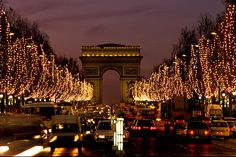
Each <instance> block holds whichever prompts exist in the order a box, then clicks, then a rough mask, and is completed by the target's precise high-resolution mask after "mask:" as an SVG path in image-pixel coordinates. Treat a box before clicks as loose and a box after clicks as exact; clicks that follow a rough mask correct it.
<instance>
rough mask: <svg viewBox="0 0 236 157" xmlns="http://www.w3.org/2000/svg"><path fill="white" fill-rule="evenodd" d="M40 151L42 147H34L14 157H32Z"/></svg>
mask: <svg viewBox="0 0 236 157" xmlns="http://www.w3.org/2000/svg"><path fill="white" fill-rule="evenodd" d="M42 150H43V146H34V147H32V148H30V149H27V150H25V151H23V152H22V153H20V154H17V155H16V156H33V155H36V154H38V153H39V152H41V151H42Z"/></svg>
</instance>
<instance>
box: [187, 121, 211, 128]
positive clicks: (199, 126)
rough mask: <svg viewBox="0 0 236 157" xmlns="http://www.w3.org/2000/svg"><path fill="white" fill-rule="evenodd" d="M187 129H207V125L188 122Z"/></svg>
mask: <svg viewBox="0 0 236 157" xmlns="http://www.w3.org/2000/svg"><path fill="white" fill-rule="evenodd" d="M188 128H189V129H208V128H209V127H208V125H207V124H206V123H203V122H190V123H189V124H188Z"/></svg>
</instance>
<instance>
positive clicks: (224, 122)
mask: <svg viewBox="0 0 236 157" xmlns="http://www.w3.org/2000/svg"><path fill="white" fill-rule="evenodd" d="M212 122H224V123H225V122H227V121H225V120H212Z"/></svg>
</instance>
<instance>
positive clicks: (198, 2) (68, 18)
mask: <svg viewBox="0 0 236 157" xmlns="http://www.w3.org/2000/svg"><path fill="white" fill-rule="evenodd" d="M8 5H9V6H10V7H11V8H12V9H13V10H14V11H16V12H17V13H18V14H20V15H22V16H23V17H27V18H28V19H29V20H31V21H36V22H37V23H38V24H39V27H40V30H41V31H42V32H45V33H46V34H48V35H49V38H50V42H51V45H52V47H53V49H54V50H55V53H56V54H58V55H65V56H67V57H73V58H78V57H79V56H80V53H81V46H82V45H83V46H85V45H99V44H104V43H117V44H124V45H140V46H141V54H142V55H143V57H144V58H143V60H142V62H141V75H144V76H147V77H148V76H149V75H150V74H151V72H152V71H153V67H154V65H158V64H160V63H161V62H162V61H163V59H164V58H170V56H171V50H172V47H173V44H176V43H177V41H178V38H179V36H180V31H181V28H183V27H185V26H188V27H191V26H193V25H197V23H198V21H199V19H200V16H201V15H202V14H204V13H206V12H207V13H209V14H210V15H211V16H212V17H214V18H215V16H216V15H217V14H218V13H221V12H222V11H224V10H225V6H224V4H223V2H222V0H8ZM111 76H114V72H109V73H107V74H106V73H105V76H104V77H105V78H104V80H106V81H107V82H112V81H115V82H117V83H115V85H114V83H112V84H109V83H106V85H104V89H105V90H104V91H109V89H111V85H114V87H113V88H116V87H118V86H119V83H118V81H119V76H118V74H115V78H114V77H111ZM116 89H117V90H112V91H109V93H111V94H112V96H110V95H109V96H108V95H107V97H106V96H104V97H103V99H104V100H105V101H106V102H107V103H115V102H117V101H118V100H119V90H118V88H116Z"/></svg>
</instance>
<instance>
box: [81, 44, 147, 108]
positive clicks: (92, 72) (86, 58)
mask: <svg viewBox="0 0 236 157" xmlns="http://www.w3.org/2000/svg"><path fill="white" fill-rule="evenodd" d="M142 58H143V57H142V56H141V54H140V46H125V45H119V44H103V45H97V46H82V54H81V56H80V60H81V62H82V70H83V75H84V78H85V80H86V81H88V82H91V83H92V84H93V85H94V97H93V99H92V102H96V103H102V98H101V90H102V89H101V82H102V76H103V74H104V73H105V72H106V71H108V70H115V71H116V72H117V73H118V74H119V76H120V90H121V91H120V95H121V98H120V102H124V103H127V102H132V101H133V99H132V97H131V92H130V87H131V85H132V83H133V82H134V81H136V80H137V79H139V78H140V63H141V60H142Z"/></svg>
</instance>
